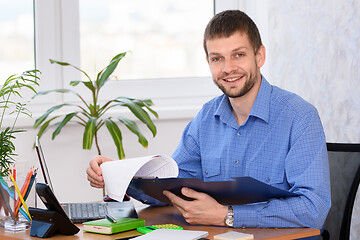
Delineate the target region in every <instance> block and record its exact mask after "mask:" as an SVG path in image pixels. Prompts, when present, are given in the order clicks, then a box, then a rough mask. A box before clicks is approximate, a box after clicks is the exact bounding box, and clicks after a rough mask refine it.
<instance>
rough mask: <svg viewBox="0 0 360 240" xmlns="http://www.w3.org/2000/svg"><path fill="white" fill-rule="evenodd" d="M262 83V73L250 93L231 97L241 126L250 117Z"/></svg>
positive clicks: (233, 110)
mask: <svg viewBox="0 0 360 240" xmlns="http://www.w3.org/2000/svg"><path fill="white" fill-rule="evenodd" d="M260 85H261V75H260V79H259V80H258V81H256V82H255V84H254V86H253V87H252V88H251V90H250V91H249V92H248V93H246V94H245V95H244V96H241V97H238V98H229V101H230V104H231V107H232V112H233V114H234V117H235V119H236V122H237V123H238V124H239V126H241V125H242V124H243V123H244V122H245V121H246V120H247V118H248V117H249V114H250V111H251V108H252V106H253V104H254V102H255V99H256V96H257V94H258V92H259V89H260Z"/></svg>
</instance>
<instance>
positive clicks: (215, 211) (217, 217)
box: [163, 187, 228, 226]
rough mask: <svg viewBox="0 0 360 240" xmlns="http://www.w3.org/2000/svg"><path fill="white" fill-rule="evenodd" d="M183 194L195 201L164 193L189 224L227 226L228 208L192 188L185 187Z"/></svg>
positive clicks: (167, 192)
mask: <svg viewBox="0 0 360 240" xmlns="http://www.w3.org/2000/svg"><path fill="white" fill-rule="evenodd" d="M181 193H182V194H183V195H185V196H187V197H190V198H193V199H195V200H193V201H186V200H184V199H182V198H180V197H178V196H176V195H175V194H173V193H171V192H169V191H166V190H165V191H164V192H163V194H164V195H165V196H166V197H168V198H169V199H170V201H171V202H172V204H173V205H174V207H176V208H177V210H178V211H179V212H180V213H181V214H182V215H183V217H184V218H185V220H186V221H187V222H188V223H190V224H201V225H219V226H225V223H224V218H225V217H226V214H227V211H228V208H227V207H226V206H223V205H221V204H219V203H218V202H217V201H216V200H215V199H214V198H212V197H210V196H209V195H207V194H205V193H201V192H196V191H194V190H192V189H190V188H186V187H183V188H182V189H181Z"/></svg>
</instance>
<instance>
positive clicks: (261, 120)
mask: <svg viewBox="0 0 360 240" xmlns="http://www.w3.org/2000/svg"><path fill="white" fill-rule="evenodd" d="M173 158H174V159H175V161H176V162H177V163H178V165H179V177H181V178H199V179H202V180H203V181H226V180H231V178H233V177H242V176H250V177H253V178H255V179H257V180H259V181H262V182H264V183H267V184H270V185H272V186H274V187H277V188H281V189H284V190H289V191H291V192H294V193H297V194H299V195H300V196H299V197H291V198H287V199H271V200H269V201H267V202H261V203H255V204H246V205H236V206H233V209H234V227H256V228H272V227H313V228H318V229H319V228H322V227H323V224H324V222H325V219H326V216H327V213H328V211H329V209H330V205H331V200H330V180H329V164H328V157H327V150H326V142H325V135H324V131H323V128H322V125H321V121H320V118H319V115H318V112H317V110H316V109H315V108H314V107H313V106H312V105H311V104H309V103H307V102H306V101H304V100H303V99H302V98H300V97H299V96H297V95H296V94H293V93H290V92H287V91H285V90H282V89H280V88H278V87H275V86H272V85H270V84H269V83H268V82H267V81H266V79H265V78H264V77H262V82H261V86H260V89H259V92H258V95H257V97H256V99H255V102H254V104H253V106H252V109H251V111H250V114H249V117H248V119H247V120H246V121H245V122H244V123H243V124H242V125H241V126H239V125H238V123H237V122H236V120H235V117H234V115H233V113H232V111H231V105H230V102H229V99H228V98H227V97H226V96H225V95H222V96H219V97H216V98H214V99H212V100H211V101H209V102H208V103H206V104H205V105H204V106H203V108H202V109H201V110H200V112H199V113H198V114H197V116H196V117H195V118H194V119H193V120H192V121H191V122H190V123H189V124H188V125H187V127H186V128H185V130H184V133H183V135H182V138H181V141H180V144H179V146H178V148H177V149H176V151H175V152H174V154H173Z"/></svg>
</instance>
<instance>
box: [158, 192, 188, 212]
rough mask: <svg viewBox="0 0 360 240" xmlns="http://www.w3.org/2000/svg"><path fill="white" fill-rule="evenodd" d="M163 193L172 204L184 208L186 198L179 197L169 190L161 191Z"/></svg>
mask: <svg viewBox="0 0 360 240" xmlns="http://www.w3.org/2000/svg"><path fill="white" fill-rule="evenodd" d="M163 194H164V195H165V196H166V197H167V198H169V200H170V201H171V202H172V203H173V204H174V205H177V206H179V207H180V208H182V209H183V210H184V206H185V204H186V203H187V201H186V200H184V199H182V198H181V197H178V196H176V195H175V194H173V193H172V192H170V191H166V190H165V191H163Z"/></svg>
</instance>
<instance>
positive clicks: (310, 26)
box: [238, 0, 360, 143]
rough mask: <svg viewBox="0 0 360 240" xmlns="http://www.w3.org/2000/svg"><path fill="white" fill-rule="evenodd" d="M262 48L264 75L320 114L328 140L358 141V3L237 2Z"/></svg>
mask: <svg viewBox="0 0 360 240" xmlns="http://www.w3.org/2000/svg"><path fill="white" fill-rule="evenodd" d="M238 7H239V9H241V10H244V11H245V12H247V13H248V14H249V15H250V16H251V17H252V18H253V19H254V21H255V23H256V24H257V25H258V26H259V29H260V33H261V34H262V37H263V40H264V41H263V42H264V45H265V47H266V49H267V60H266V63H265V66H264V67H265V69H263V73H264V75H265V77H266V78H267V79H268V80H269V81H270V83H272V84H274V85H277V86H279V87H282V88H284V89H286V90H289V91H292V92H295V93H297V94H298V95H300V96H302V97H303V98H304V99H306V100H307V101H309V102H310V103H312V104H313V105H314V106H315V107H316V108H317V109H318V111H319V114H320V117H321V120H322V123H323V126H324V129H325V133H326V139H327V141H329V142H355V143H359V142H360V127H359V126H360V68H359V66H360V48H359V43H360V31H359V30H360V28H359V26H360V12H359V9H360V1H359V0H349V1H341V0H297V1H287V0H272V1H267V0H238Z"/></svg>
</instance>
